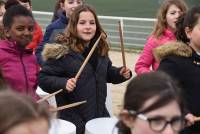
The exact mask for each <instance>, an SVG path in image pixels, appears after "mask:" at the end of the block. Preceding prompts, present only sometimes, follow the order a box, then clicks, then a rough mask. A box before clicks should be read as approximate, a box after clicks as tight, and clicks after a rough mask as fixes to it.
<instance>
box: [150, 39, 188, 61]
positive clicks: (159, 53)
mask: <svg viewBox="0 0 200 134" xmlns="http://www.w3.org/2000/svg"><path fill="white" fill-rule="evenodd" d="M153 55H154V57H155V59H156V60H157V61H161V60H162V59H164V58H165V57H166V56H169V55H176V56H182V57H191V56H192V48H191V47H189V46H188V45H187V44H185V43H183V42H178V41H170V42H167V43H165V44H164V45H162V46H159V47H157V48H155V49H154V50H153Z"/></svg>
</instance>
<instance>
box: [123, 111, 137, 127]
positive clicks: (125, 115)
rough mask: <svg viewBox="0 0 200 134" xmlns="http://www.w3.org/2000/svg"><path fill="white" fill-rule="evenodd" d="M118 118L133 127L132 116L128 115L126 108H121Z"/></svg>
mask: <svg viewBox="0 0 200 134" xmlns="http://www.w3.org/2000/svg"><path fill="white" fill-rule="evenodd" d="M120 120H121V121H122V122H123V123H124V124H125V125H126V126H127V127H129V128H133V126H134V120H135V119H134V117H133V116H130V114H129V113H128V111H127V110H123V111H122V112H121V113H120Z"/></svg>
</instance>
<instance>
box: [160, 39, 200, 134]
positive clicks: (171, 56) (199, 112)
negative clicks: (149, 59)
mask: <svg viewBox="0 0 200 134" xmlns="http://www.w3.org/2000/svg"><path fill="white" fill-rule="evenodd" d="M156 51H157V55H156V56H157V58H158V59H160V60H161V62H160V65H159V68H158V70H162V71H164V72H166V73H168V74H169V75H171V76H172V77H173V78H175V79H176V80H178V82H179V83H180V85H181V86H182V88H183V96H184V99H185V102H186V106H187V108H188V110H189V112H191V113H192V114H194V115H195V116H200V55H197V53H196V52H195V51H194V50H193V49H192V48H191V47H189V46H187V45H186V44H183V43H177V42H176V43H171V44H169V45H168V46H165V47H160V48H158V49H157V50H156ZM158 55H159V56H158ZM185 131H186V134H200V123H195V125H193V126H192V127H190V128H189V129H187V130H185Z"/></svg>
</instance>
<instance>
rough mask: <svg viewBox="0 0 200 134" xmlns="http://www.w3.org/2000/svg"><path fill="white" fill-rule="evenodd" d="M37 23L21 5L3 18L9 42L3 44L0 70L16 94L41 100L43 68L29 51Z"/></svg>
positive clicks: (0, 43) (0, 50)
mask: <svg viewBox="0 0 200 134" xmlns="http://www.w3.org/2000/svg"><path fill="white" fill-rule="evenodd" d="M34 23H35V22H34V19H33V16H32V13H31V12H30V11H29V10H27V9H26V8H25V7H23V6H21V5H16V6H12V7H10V8H9V9H7V10H6V13H5V15H4V18H3V25H4V32H5V40H1V41H0V69H1V71H2V77H3V79H4V80H5V82H6V83H7V84H8V86H9V87H10V88H11V89H12V90H14V91H16V92H19V93H22V94H26V95H28V96H31V97H32V98H33V99H34V100H37V99H38V98H39V97H38V96H37V95H36V92H35V90H36V88H37V79H38V71H39V67H38V64H37V60H36V57H35V55H33V52H32V51H31V50H29V49H25V48H26V46H27V45H28V44H29V43H30V42H31V41H32V38H33V33H34Z"/></svg>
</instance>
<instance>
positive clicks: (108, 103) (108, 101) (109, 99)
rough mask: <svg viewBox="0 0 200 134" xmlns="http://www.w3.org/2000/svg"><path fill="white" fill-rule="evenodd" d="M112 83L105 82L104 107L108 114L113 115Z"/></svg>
mask: <svg viewBox="0 0 200 134" xmlns="http://www.w3.org/2000/svg"><path fill="white" fill-rule="evenodd" d="M111 89H112V84H110V83H107V97H106V108H107V110H108V112H109V114H110V116H113V112H112V91H111Z"/></svg>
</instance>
